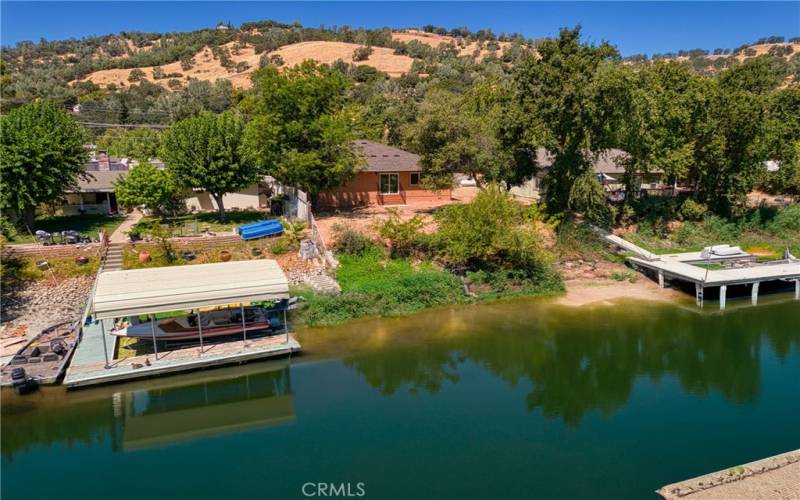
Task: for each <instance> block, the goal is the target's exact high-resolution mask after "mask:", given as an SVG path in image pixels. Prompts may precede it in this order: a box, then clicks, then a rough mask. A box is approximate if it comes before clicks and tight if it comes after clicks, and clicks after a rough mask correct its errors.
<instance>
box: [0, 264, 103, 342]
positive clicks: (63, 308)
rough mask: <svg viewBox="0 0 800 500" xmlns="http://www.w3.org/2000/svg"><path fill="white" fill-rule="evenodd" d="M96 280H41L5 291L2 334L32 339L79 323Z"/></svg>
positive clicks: (77, 278)
mask: <svg viewBox="0 0 800 500" xmlns="http://www.w3.org/2000/svg"><path fill="white" fill-rule="evenodd" d="M93 280H94V276H78V277H75V278H68V279H65V280H63V281H60V282H59V283H53V281H51V280H42V281H38V282H36V283H29V284H26V285H25V286H23V287H21V288H12V289H4V290H3V294H2V323H3V329H2V334H0V335H3V336H4V335H6V332H9V334H10V333H11V332H12V331H13V332H15V333H16V334H19V333H20V332H21V330H22V329H23V328H24V330H25V331H24V334H25V335H27V336H28V337H32V336H34V335H36V334H38V333H39V332H40V331H41V330H43V329H44V328H46V327H48V326H50V325H54V324H56V323H61V322H64V321H78V320H79V319H80V318H81V315H82V314H83V309H84V307H85V306H86V299H87V297H88V296H89V291H90V290H91V288H92V283H93Z"/></svg>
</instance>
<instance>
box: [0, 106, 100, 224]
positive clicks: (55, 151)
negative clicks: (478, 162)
mask: <svg viewBox="0 0 800 500" xmlns="http://www.w3.org/2000/svg"><path fill="white" fill-rule="evenodd" d="M0 131H2V139H0V176H2V180H3V189H2V192H1V193H0V206H2V208H4V209H7V210H11V211H12V212H14V213H15V214H16V215H17V216H19V215H22V216H23V219H24V223H25V224H27V225H28V226H29V227H33V218H34V211H35V209H36V206H37V205H39V204H40V203H45V202H52V201H55V200H58V199H59V198H61V197H62V196H63V195H64V193H65V192H67V191H69V190H71V189H74V188H75V187H76V186H77V181H78V179H79V178H80V177H85V176H86V175H87V174H86V171H85V165H84V164H85V162H86V160H88V157H89V152H88V150H87V149H86V148H85V147H84V142H85V136H84V133H83V130H82V129H81V128H80V126H79V125H78V124H77V123H75V121H74V120H73V119H72V117H71V116H70V115H69V114H68V113H67V112H66V111H65V110H64V109H62V108H60V107H59V106H57V105H56V104H54V103H52V102H34V103H31V104H27V105H24V106H21V107H19V108H16V109H14V110H12V111H11V112H9V113H8V114H7V115H4V116H0Z"/></svg>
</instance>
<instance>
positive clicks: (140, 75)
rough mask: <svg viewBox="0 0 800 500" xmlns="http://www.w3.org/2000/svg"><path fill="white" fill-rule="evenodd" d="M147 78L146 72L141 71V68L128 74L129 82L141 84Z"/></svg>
mask: <svg viewBox="0 0 800 500" xmlns="http://www.w3.org/2000/svg"><path fill="white" fill-rule="evenodd" d="M145 76H146V75H145V72H144V71H142V70H140V69H139V68H136V69H134V70H132V71H131V72H130V73H129V74H128V81H129V82H140V81H142V80H143V79H144V77H145Z"/></svg>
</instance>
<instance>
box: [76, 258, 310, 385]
mask: <svg viewBox="0 0 800 500" xmlns="http://www.w3.org/2000/svg"><path fill="white" fill-rule="evenodd" d="M288 289H289V288H288V281H287V279H286V276H285V275H284V274H283V271H282V270H281V269H280V267H279V266H278V264H277V263H276V262H275V261H272V260H253V261H239V262H226V263H220V264H199V265H192V266H174V267H162V268H151V269H137V270H129V271H102V272H101V273H99V274H98V278H97V282H96V284H95V287H94V289H93V291H92V295H91V297H90V298H89V300H90V302H89V304H88V305H87V309H86V315H85V317H84V321H83V323H84V326H83V331H82V335H81V340H80V342H79V343H78V346H77V347H76V350H75V354H74V356H73V359H72V363H71V364H70V367H69V368H68V370H67V373H66V375H65V377H64V382H63V383H64V385H65V386H66V387H67V388H80V387H87V386H92V385H99V384H108V383H115V382H126V381H130V380H134V379H140V378H144V377H152V376H159V375H165V374H169V373H175V372H181V371H188V370H197V369H202V368H208V367H213V366H220V365H228V364H238V363H244V362H247V361H251V360H256V359H262V358H270V357H278V356H287V355H291V354H292V353H294V352H298V351H300V349H301V346H300V344H299V343H298V342H297V340H296V339H295V338H294V336H293V335H292V334H291V333H290V332H289V325H288V324H287V322H286V314H285V313H286V308H285V306H283V307H278V308H275V309H270V310H268V311H270V314H273V315H274V317H270V322H271V326H270V330H269V331H268V332H267V334H266V335H265V334H263V333H262V334H260V335H258V336H256V335H255V332H252V331H250V330H251V328H249V327H246V325H245V323H244V308H245V305H246V304H250V303H259V302H264V301H267V302H273V303H277V304H282V303H285V302H286V300H287V299H288V298H289V294H288ZM232 307H233V308H234V309H235V310H236V311H238V310H239V309H241V311H242V313H241V317H242V325H241V330H240V331H239V333H234V334H231V335H226V336H224V337H219V338H211V339H209V338H206V339H203V327H199V330H198V332H197V333H198V338H197V339H196V340H195V341H192V342H191V345H188V344H187V343H186V342H179V343H176V342H167V341H164V340H158V339H157V338H156V336H155V324H156V321H157V319H156V316H155V315H156V314H159V313H166V312H174V311H194V313H193V314H192V316H193V317H197V323H198V325H200V324H201V317H202V314H203V311H207V310H209V309H214V308H228V309H229V308H232ZM281 314H282V315H283V316H282V317H281ZM142 317H148V318H149V320H150V324H151V325H153V328H154V329H153V338H152V350H149V346H150V340H149V339H148V340H147V341H146V342H144V341H143V340H142V339H139V340H140V341H142V342H144V345H145V346H147V347H148V349H143V351H144V352H142V350H140V349H136V350H135V352H127V353H126V355H121V353H120V350H121V346H120V345H119V344H120V342H119V339H121V338H123V337H119V336H116V335H113V334H111V333H112V331H113V330H114V329H115V328H116V327H117V326H118V321H124V320H125V319H126V318H138V320H139V321H140V320H141V318H142ZM248 332H250V333H248ZM126 338H129V337H126ZM137 347H138V344H137Z"/></svg>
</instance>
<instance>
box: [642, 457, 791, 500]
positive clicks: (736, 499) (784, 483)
mask: <svg viewBox="0 0 800 500" xmlns="http://www.w3.org/2000/svg"><path fill="white" fill-rule="evenodd" d="M656 493H658V494H659V495H661V496H662V497H664V498H666V499H667V500H677V499H686V500H790V499H792V500H797V499H800V450H794V451H790V452H788V453H783V454H781V455H776V456H774V457H770V458H765V459H763V460H758V461H756V462H751V463H748V464H745V465H740V466H737V467H731V468H730V469H726V470H723V471H719V472H714V473H712V474H706V475H705V476H700V477H696V478H694V479H689V480H686V481H681V482H679V483H674V484H670V485H667V486H664V487H663V488H661V489H659V490H657V491H656Z"/></svg>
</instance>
